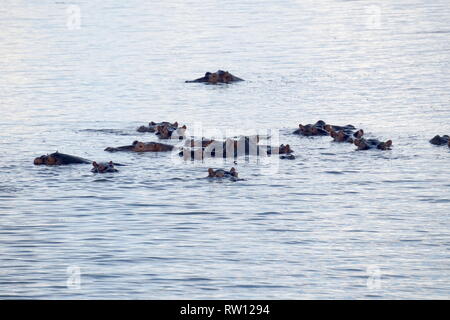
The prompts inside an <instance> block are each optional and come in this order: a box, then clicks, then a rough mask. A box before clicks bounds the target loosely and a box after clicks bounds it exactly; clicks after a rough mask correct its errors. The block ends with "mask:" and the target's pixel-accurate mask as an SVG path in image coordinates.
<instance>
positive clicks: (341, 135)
mask: <svg viewBox="0 0 450 320" xmlns="http://www.w3.org/2000/svg"><path fill="white" fill-rule="evenodd" d="M332 133H334V134H332ZM330 135H331V136H332V137H333V138H334V140H335V141H337V142H345V141H347V139H351V138H350V137H349V136H348V135H347V134H345V132H344V130H340V131H339V132H335V131H332V132H330ZM352 142H353V141H352Z"/></svg>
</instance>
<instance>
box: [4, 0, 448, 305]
mask: <svg viewBox="0 0 450 320" xmlns="http://www.w3.org/2000/svg"><path fill="white" fill-rule="evenodd" d="M68 6H69V4H66V3H64V2H54V1H44V2H39V3H38V2H36V3H35V2H26V3H25V2H15V1H7V2H6V5H4V6H3V8H2V9H0V10H1V11H0V17H1V19H0V21H1V22H0V23H1V27H0V39H1V43H2V45H1V46H0V56H1V59H0V68H1V70H2V77H0V108H1V118H0V142H1V146H2V148H3V151H4V152H3V153H2V154H3V155H2V156H0V212H1V228H0V259H1V260H0V261H1V263H0V268H1V270H0V283H1V286H0V296H1V297H34V298H184V297H190V298H289V299H290V298H366V297H371V298H448V292H449V291H448V288H449V285H450V284H449V281H448V279H449V272H450V271H449V270H450V268H449V267H450V265H449V261H450V259H449V258H450V256H449V252H448V246H449V244H450V237H449V235H448V230H449V221H450V219H449V217H448V212H449V209H450V207H449V203H450V197H449V195H448V194H449V187H450V183H449V182H448V181H449V178H450V176H449V174H448V170H446V169H445V168H447V167H448V163H449V157H450V150H449V149H448V148H445V147H434V146H432V145H430V144H429V143H428V140H429V139H430V138H431V137H433V136H434V135H436V134H441V135H442V134H449V132H450V127H449V125H448V122H449V119H450V109H449V102H450V93H449V92H450V90H449V89H450V88H449V83H450V76H449V73H448V68H449V61H450V59H449V58H450V57H449V52H450V39H449V33H448V32H449V27H448V21H449V18H450V7H449V6H448V3H447V1H444V0H439V1H434V2H433V3H429V2H427V1H421V0H404V1H400V2H396V3H386V2H384V1H379V2H378V1H375V2H371V3H370V4H368V3H366V2H364V1H336V0H327V1H324V2H321V3H317V2H315V1H268V2H266V3H265V4H264V6H262V5H261V4H260V2H257V1H233V0H227V1H210V2H208V3H204V2H200V1H194V0H192V1H178V0H176V1H169V2H161V3H153V2H142V1H128V2H126V3H120V4H114V5H111V4H105V3H103V2H101V1H78V2H77V4H76V6H78V8H79V9H80V10H79V18H80V19H79V21H78V22H79V28H78V24H77V23H78V22H77V21H76V19H77V18H76V15H77V9H76V8H70V9H68ZM74 15H75V16H74ZM71 19H72V20H71ZM73 19H75V20H73ZM219 68H220V69H224V70H229V71H230V72H232V73H233V74H235V75H237V76H239V77H242V78H244V79H246V80H247V81H245V82H243V83H238V84H233V85H221V86H205V85H202V84H185V83H184V80H188V79H194V78H196V77H200V76H202V75H203V74H204V72H205V71H215V70H217V69H219ZM319 119H323V120H326V121H327V122H330V123H336V124H347V123H352V124H353V125H355V126H356V127H361V128H364V129H365V131H366V132H367V134H369V135H373V136H376V137H378V138H380V139H383V140H387V139H392V140H393V141H394V147H393V150H392V151H388V152H376V151H373V152H372V151H368V152H355V151H354V149H355V147H354V146H352V145H350V144H336V143H332V142H331V141H330V140H331V139H330V138H329V137H319V138H302V137H299V136H294V135H291V132H292V131H293V130H294V129H295V128H297V126H298V123H311V122H315V121H316V120H319ZM152 120H153V121H175V120H178V121H179V122H180V123H183V124H184V123H185V124H187V125H188V127H195V126H196V125H201V126H202V127H203V128H204V129H205V130H206V131H205V132H206V134H205V135H206V136H207V135H208V134H209V133H211V132H214V130H222V131H221V132H223V131H225V130H228V131H227V132H231V133H232V134H240V133H245V131H246V130H248V129H254V130H261V131H264V130H267V129H271V130H273V132H279V139H280V142H281V143H289V144H290V145H291V147H292V148H293V149H294V150H295V151H296V155H297V159H296V160H293V161H280V162H278V163H277V167H276V170H270V168H271V163H260V162H257V161H251V160H250V161H245V159H241V158H240V159H238V160H237V164H234V163H233V161H230V160H227V162H226V163H223V161H222V160H220V159H210V160H207V161H206V162H203V163H202V162H200V163H198V162H190V161H187V162H184V161H182V160H180V159H177V158H172V157H171V155H169V154H127V153H125V154H119V153H115V154H109V153H106V152H104V151H103V150H104V148H106V147H109V146H119V145H126V144H129V143H131V142H132V141H133V140H136V139H138V140H141V141H151V140H153V139H155V138H154V136H153V135H151V134H141V133H137V132H135V130H136V128H137V127H138V126H140V125H143V124H146V123H148V122H149V121H152ZM208 130H210V131H208ZM278 130H279V131H278ZM56 150H58V151H60V152H65V153H69V154H74V155H77V156H81V157H84V158H88V159H92V160H96V161H107V160H114V161H117V162H120V163H124V164H126V165H127V166H126V167H120V168H119V170H120V172H119V173H117V174H105V175H101V176H100V175H94V174H91V173H90V171H89V170H90V166H89V165H86V166H85V165H79V166H70V167H60V168H45V167H35V166H33V164H32V159H34V157H36V156H39V155H41V154H46V153H50V152H54V151H56ZM231 166H235V167H236V168H237V170H238V171H239V176H240V177H242V178H244V179H245V181H239V182H231V181H208V180H207V179H203V177H205V176H206V175H207V172H206V171H207V168H208V167H215V168H216V167H217V168H219V167H223V168H226V169H229V168H230V167H231ZM78 284H79V286H78Z"/></svg>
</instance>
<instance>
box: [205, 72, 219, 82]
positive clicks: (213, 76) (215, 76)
mask: <svg viewBox="0 0 450 320" xmlns="http://www.w3.org/2000/svg"><path fill="white" fill-rule="evenodd" d="M207 79H208V82H209V83H217V82H219V80H220V77H219V75H218V74H217V72H214V73H210V75H209V76H208V78H207Z"/></svg>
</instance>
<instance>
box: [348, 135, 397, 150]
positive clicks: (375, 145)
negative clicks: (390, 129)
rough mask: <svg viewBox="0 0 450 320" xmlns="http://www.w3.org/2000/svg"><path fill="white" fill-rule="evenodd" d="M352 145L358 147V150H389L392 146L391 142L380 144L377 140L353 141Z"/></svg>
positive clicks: (362, 139)
mask: <svg viewBox="0 0 450 320" xmlns="http://www.w3.org/2000/svg"><path fill="white" fill-rule="evenodd" d="M354 144H355V145H356V146H357V147H358V150H369V149H380V150H390V148H391V146H392V140H388V141H386V142H381V141H379V140H377V139H364V138H360V139H355V141H354Z"/></svg>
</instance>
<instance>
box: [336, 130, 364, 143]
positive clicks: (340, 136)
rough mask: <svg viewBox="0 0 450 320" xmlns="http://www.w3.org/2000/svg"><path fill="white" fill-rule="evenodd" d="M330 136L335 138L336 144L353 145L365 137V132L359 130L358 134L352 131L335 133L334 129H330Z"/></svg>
mask: <svg viewBox="0 0 450 320" xmlns="http://www.w3.org/2000/svg"><path fill="white" fill-rule="evenodd" d="M330 130H331V131H329V132H330V136H331V137H332V138H333V141H335V142H350V143H353V142H354V140H355V139H361V138H362V136H363V135H364V131H363V130H362V129H359V130H358V131H356V132H353V131H352V130H349V129H347V130H345V129H343V130H342V129H341V130H339V131H334V129H333V128H330Z"/></svg>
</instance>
